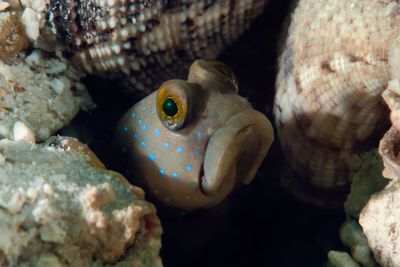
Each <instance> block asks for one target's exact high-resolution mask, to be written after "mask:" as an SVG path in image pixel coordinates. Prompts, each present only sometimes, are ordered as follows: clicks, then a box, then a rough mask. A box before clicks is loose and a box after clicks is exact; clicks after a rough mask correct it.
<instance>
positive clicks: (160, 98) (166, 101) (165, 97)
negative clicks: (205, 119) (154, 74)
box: [156, 80, 190, 131]
mask: <svg viewBox="0 0 400 267" xmlns="http://www.w3.org/2000/svg"><path fill="white" fill-rule="evenodd" d="M186 87H188V85H187V84H186V83H185V82H184V81H180V80H172V81H169V82H166V83H164V84H163V85H161V87H160V89H159V91H158V93H157V98H156V101H157V102H156V109H157V115H158V117H159V118H160V120H161V122H162V123H163V124H164V125H165V126H166V127H167V128H168V129H170V130H172V131H175V130H179V129H181V128H183V126H184V125H185V123H186V121H187V118H188V114H189V113H190V112H189V110H188V109H189V108H190V107H188V106H190V105H188V102H189V100H188V98H189V96H188V88H186Z"/></svg>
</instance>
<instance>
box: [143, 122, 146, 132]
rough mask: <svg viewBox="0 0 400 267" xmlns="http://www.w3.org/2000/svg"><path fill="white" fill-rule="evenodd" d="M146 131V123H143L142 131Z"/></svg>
mask: <svg viewBox="0 0 400 267" xmlns="http://www.w3.org/2000/svg"><path fill="white" fill-rule="evenodd" d="M144 131H146V124H143V132H144Z"/></svg>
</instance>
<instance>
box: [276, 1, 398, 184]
mask: <svg viewBox="0 0 400 267" xmlns="http://www.w3.org/2000/svg"><path fill="white" fill-rule="evenodd" d="M399 10H400V5H399V4H398V2H396V1H390V0H374V1H369V0H363V1H360V0H351V1H347V0H339V1H323V2H320V1H300V2H299V3H298V6H297V8H296V10H295V12H294V14H293V16H292V21H291V25H290V27H289V30H288V37H287V40H286V45H285V47H284V49H283V53H282V55H281V57H280V60H279V73H278V76H277V80H276V90H277V91H276V96H275V103H274V116H275V124H276V127H277V130H278V136H279V140H280V142H281V144H282V148H283V150H284V152H285V154H286V156H287V158H288V160H289V162H290V164H291V165H292V167H293V168H294V169H295V170H296V171H297V172H298V173H299V174H300V175H301V176H302V177H304V178H306V179H308V180H309V181H310V183H311V184H312V185H314V186H317V187H322V188H338V187H341V186H344V185H346V184H347V182H348V170H347V165H346V163H345V160H346V158H347V157H348V156H349V155H351V154H352V153H355V152H358V151H361V150H364V149H367V148H369V147H370V145H374V146H377V141H378V140H379V138H374V135H377V134H378V135H379V134H380V133H381V132H382V131H383V130H384V129H385V128H386V125H387V124H386V123H387V122H388V118H389V116H388V110H387V107H386V104H385V102H384V101H383V99H382V97H381V94H382V92H383V91H384V90H385V89H386V87H387V85H388V81H389V80H390V79H391V74H390V67H389V64H388V57H389V50H390V47H391V44H392V43H393V42H394V41H395V40H396V39H397V38H398V37H399V32H400V16H399V14H400V13H399ZM371 139H372V140H373V142H372V143H369V141H370V140H371Z"/></svg>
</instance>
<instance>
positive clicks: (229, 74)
mask: <svg viewBox="0 0 400 267" xmlns="http://www.w3.org/2000/svg"><path fill="white" fill-rule="evenodd" d="M207 63H208V64H209V65H210V66H212V67H213V68H214V69H215V70H216V72H217V73H218V74H219V75H221V76H223V77H224V78H225V79H228V80H230V81H231V82H232V83H234V84H235V86H238V81H237V78H236V75H235V73H234V72H233V71H232V69H231V68H230V67H229V66H228V65H226V64H224V63H222V62H220V61H217V60H209V61H207Z"/></svg>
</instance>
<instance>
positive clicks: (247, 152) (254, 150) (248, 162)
mask: <svg viewBox="0 0 400 267" xmlns="http://www.w3.org/2000/svg"><path fill="white" fill-rule="evenodd" d="M273 140H274V132H273V128H272V125H271V123H270V122H269V120H268V119H267V118H266V117H265V116H264V115H263V114H262V113H260V112H258V111H256V110H254V109H246V110H244V111H242V112H240V113H238V114H236V115H234V116H233V117H232V118H230V119H229V120H228V121H227V122H226V123H225V124H224V125H223V126H222V127H221V128H219V129H218V130H217V131H216V132H215V133H214V134H213V135H212V136H211V137H210V139H209V140H208V143H207V146H206V152H205V159H204V163H203V165H202V168H201V169H200V173H199V178H200V183H199V184H200V187H201V190H202V192H203V193H204V194H206V195H215V194H223V195H227V194H229V192H231V191H232V189H233V188H234V187H236V186H239V185H240V184H248V183H250V182H251V181H252V180H253V178H254V176H255V173H256V171H257V169H258V168H259V166H260V165H261V163H262V161H263V159H264V157H265V156H266V154H267V152H268V149H269V147H270V146H271V144H272V142H273ZM202 172H203V173H204V175H202V174H201V173H202Z"/></svg>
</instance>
